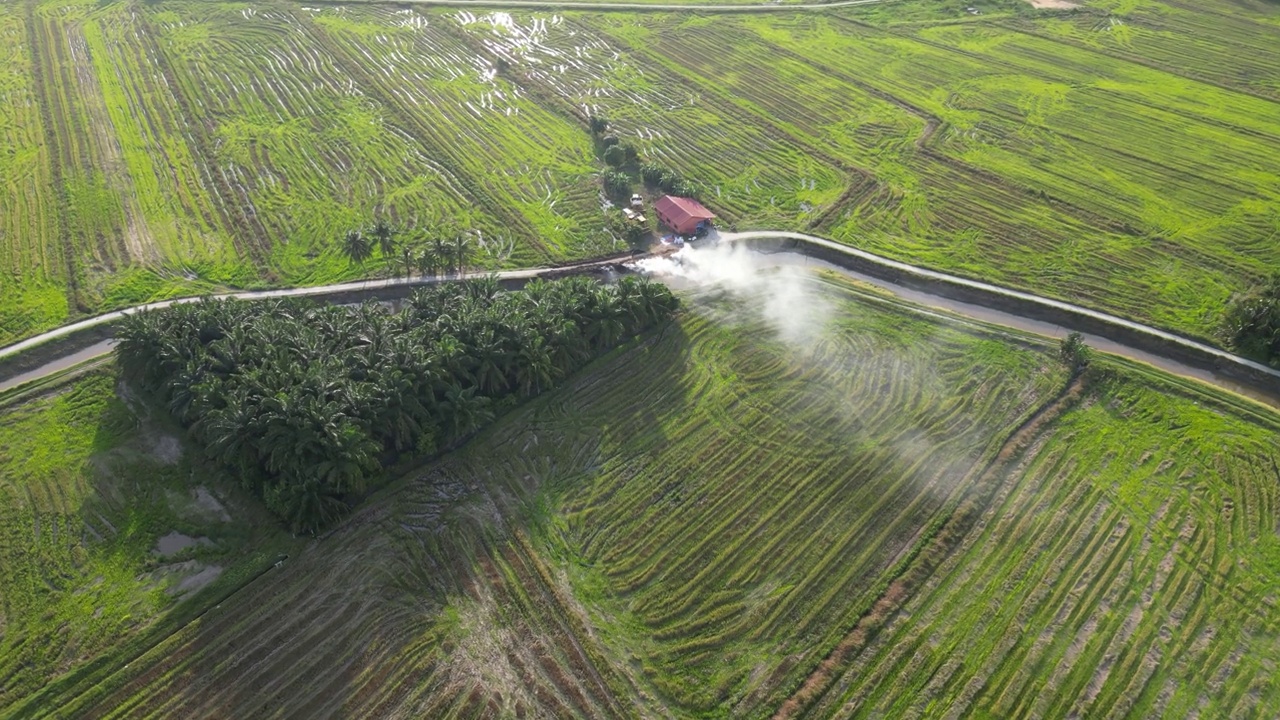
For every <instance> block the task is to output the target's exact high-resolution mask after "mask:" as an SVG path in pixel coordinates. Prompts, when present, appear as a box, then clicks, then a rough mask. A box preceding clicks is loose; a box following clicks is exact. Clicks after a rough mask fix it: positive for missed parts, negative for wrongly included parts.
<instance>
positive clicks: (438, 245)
mask: <svg viewBox="0 0 1280 720" xmlns="http://www.w3.org/2000/svg"><path fill="white" fill-rule="evenodd" d="M431 255H432V257H433V258H434V259H435V261H436V263H437V265H436V270H437V272H449V257H450V248H449V243H447V242H446V241H445V239H444V238H443V237H441V236H440V235H438V234H437V235H435V236H434V237H432V238H431Z"/></svg>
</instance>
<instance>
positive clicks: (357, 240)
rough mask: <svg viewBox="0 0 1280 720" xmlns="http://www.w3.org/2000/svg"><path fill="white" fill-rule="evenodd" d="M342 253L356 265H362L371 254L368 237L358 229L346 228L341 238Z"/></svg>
mask: <svg viewBox="0 0 1280 720" xmlns="http://www.w3.org/2000/svg"><path fill="white" fill-rule="evenodd" d="M342 254H343V255H346V256H347V259H348V260H350V261H351V262H353V263H356V264H357V265H363V264H364V261H365V260H368V259H369V258H370V257H371V256H372V255H373V247H372V245H371V244H370V243H369V238H367V237H365V236H364V233H362V232H360V231H359V230H348V231H347V234H346V235H345V236H343V238H342Z"/></svg>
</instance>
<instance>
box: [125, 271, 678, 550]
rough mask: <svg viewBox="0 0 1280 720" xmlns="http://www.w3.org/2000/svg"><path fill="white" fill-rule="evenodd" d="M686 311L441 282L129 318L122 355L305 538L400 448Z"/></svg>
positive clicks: (454, 437)
mask: <svg viewBox="0 0 1280 720" xmlns="http://www.w3.org/2000/svg"><path fill="white" fill-rule="evenodd" d="M676 304H677V303H676V299H675V297H674V296H673V295H672V294H671V291H670V290H668V289H667V288H666V286H664V285H661V284H657V283H653V282H650V281H648V280H644V279H641V278H637V277H635V276H627V277H623V278H622V279H621V280H619V281H618V282H617V283H615V284H612V285H600V284H597V283H596V282H594V281H593V280H591V279H589V278H585V277H575V278H571V279H565V280H555V281H550V282H547V281H542V280H534V281H533V282H531V283H529V284H528V285H527V286H525V287H524V289H523V290H521V291H519V292H502V291H500V290H499V286H498V283H497V281H496V280H494V279H493V278H484V279H477V280H469V281H466V282H462V283H445V284H439V285H435V286H431V287H429V288H425V289H421V290H418V291H417V292H415V293H414V294H413V296H412V297H411V298H410V299H409V301H408V304H407V306H406V307H405V308H404V309H402V310H400V311H399V312H397V313H394V314H393V313H389V312H387V311H385V310H384V309H383V308H382V307H380V306H378V305H376V304H373V303H367V304H365V305H363V306H361V307H360V308H359V309H357V310H352V309H349V308H344V307H336V306H315V305H314V304H312V303H310V302H306V301H296V300H282V301H271V302H241V301H235V300H225V301H205V302H201V303H191V304H185V305H177V306H174V307H170V308H167V309H164V310H158V311H152V312H141V313H136V314H133V315H131V316H129V317H128V318H127V320H126V321H125V322H124V323H122V326H121V328H120V331H119V337H120V346H119V351H118V354H119V359H120V367H121V369H122V371H123V375H124V377H125V378H127V379H129V380H131V381H136V382H137V384H138V386H139V387H141V388H142V389H144V390H146V391H147V392H150V393H154V394H155V395H156V399H157V400H158V401H159V402H161V403H163V404H164V406H165V407H167V408H168V409H169V412H170V413H171V414H172V415H173V417H174V419H175V420H176V421H177V422H178V423H180V424H181V425H182V426H184V427H186V428H188V429H189V431H190V433H191V436H192V437H193V438H194V439H195V440H196V442H197V443H198V444H199V445H200V446H201V447H203V448H204V449H205V451H206V453H207V454H208V456H209V458H210V459H211V460H213V461H214V462H216V463H217V464H219V465H221V466H222V467H224V468H226V469H227V470H228V471H229V472H230V473H231V474H232V476H234V477H236V478H238V479H239V481H240V482H241V484H242V485H243V486H244V487H245V488H246V489H248V490H249V491H251V492H252V493H253V494H255V495H256V496H258V497H261V498H263V499H264V500H265V502H266V506H267V508H269V509H270V510H271V511H272V512H274V513H275V514H276V515H277V516H278V517H280V518H281V519H282V520H284V521H285V522H286V523H288V525H289V526H290V528H292V529H293V530H294V531H295V532H299V531H311V532H314V531H315V530H317V529H319V528H321V527H324V526H326V525H328V524H330V523H332V522H333V521H334V520H336V519H337V518H339V517H341V516H342V515H343V514H345V512H346V510H347V509H348V505H347V503H346V502H345V499H346V498H353V497H361V496H363V495H364V494H365V493H367V492H368V491H369V490H370V489H371V488H370V487H369V479H370V477H371V476H372V475H373V474H374V473H375V472H377V471H378V469H379V468H380V467H381V466H382V465H386V464H390V463H392V462H394V461H395V460H396V459H397V458H398V456H399V455H400V454H401V453H409V454H416V455H428V456H429V455H434V454H436V453H437V452H439V451H441V450H445V449H448V448H450V447H452V446H454V445H456V444H458V443H459V442H460V441H461V440H463V439H465V438H466V437H468V436H469V435H471V434H472V433H474V432H475V431H476V430H478V429H480V428H482V427H484V426H485V425H487V424H488V423H489V422H490V421H491V420H492V419H493V417H494V414H495V413H496V412H500V411H502V410H504V409H505V408H507V407H509V406H510V405H511V404H512V403H513V402H514V401H515V400H516V399H517V398H522V397H531V396H533V395H537V394H538V393H540V392H542V391H544V390H547V389H549V388H551V387H554V386H555V384H556V383H557V382H558V381H559V380H560V379H562V378H564V377H566V376H567V375H569V374H571V373H572V372H573V371H574V370H575V369H577V368H578V367H580V366H581V365H583V364H584V363H586V362H588V361H589V360H591V359H592V358H593V357H595V356H596V355H598V354H600V353H602V352H605V351H606V350H608V349H610V348H612V347H613V346H614V345H616V344H617V343H619V342H620V341H622V340H624V339H627V338H630V337H633V336H635V335H636V334H637V333H640V332H642V331H644V330H647V329H649V328H651V327H653V326H654V325H655V324H658V323H660V322H662V321H664V320H666V319H667V318H668V317H669V316H670V314H671V313H672V312H673V311H674V310H675V308H676Z"/></svg>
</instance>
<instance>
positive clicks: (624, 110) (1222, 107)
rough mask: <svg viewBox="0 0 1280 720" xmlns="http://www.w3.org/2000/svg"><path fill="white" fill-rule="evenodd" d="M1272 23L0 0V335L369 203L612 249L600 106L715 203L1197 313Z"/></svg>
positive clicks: (1252, 233) (1242, 196)
mask: <svg viewBox="0 0 1280 720" xmlns="http://www.w3.org/2000/svg"><path fill="white" fill-rule="evenodd" d="M966 8H973V9H974V10H975V11H976V12H977V13H978V14H972V13H971V12H970V11H969V10H966ZM1278 26H1280V10H1278V9H1277V8H1276V6H1275V4H1274V3H1267V2H1264V1H1262V0H1240V1H1237V0H1210V1H1209V2H1205V3H1196V4H1194V5H1188V4H1185V3H1181V2H1177V1H1175V0H1166V1H1163V2H1161V1H1157V0H1134V1H1129V2H1123V3H1120V2H1112V1H1111V0H1093V2H1091V3H1089V4H1087V5H1084V6H1081V7H1077V8H1073V9H1063V10H1037V9H1035V8H1033V7H1031V5H1030V4H1028V3H1026V2H1022V1H1021V0H1018V1H1017V2H1015V1H1014V0H991V1H989V2H988V1H984V2H976V3H973V4H966V3H961V2H956V3H945V2H936V1H934V0H893V1H892V2H886V3H883V4H879V5H868V6H862V7H854V8H842V9H838V10H829V11H823V12H797V13H777V12H774V13H744V14H717V15H698V14H695V13H688V12H678V13H677V12H645V13H636V14H627V13H619V12H613V13H607V14H600V13H596V14H589V13H575V12H571V11H565V12H560V11H556V12H545V13H537V12H519V13H515V14H512V13H507V12H489V13H477V12H472V11H468V10H460V9H448V8H444V9H428V8H419V7H403V8H402V7H398V6H396V7H393V6H384V5H381V4H378V3H353V4H348V5H345V6H342V7H338V6H324V7H321V8H310V7H304V6H301V5H295V4H288V3H275V2H269V3H259V4H254V3H236V2H189V1H184V0H164V1H162V2H146V3H144V2H138V1H136V0H121V1H120V2H111V3H100V2H96V1H95V0H71V1H70V2H63V1H62V0H59V1H58V2H53V0H22V1H21V2H14V3H6V4H5V5H4V6H3V7H0V39H3V40H4V41H5V42H4V47H5V50H4V51H3V52H4V53H5V54H4V56H3V57H0V60H4V62H3V63H2V64H3V67H4V70H3V71H0V93H3V96H4V97H5V98H6V102H5V103H4V104H3V108H0V138H2V139H3V142H4V144H5V147H6V148H11V149H12V152H9V153H6V154H4V155H2V156H0V178H3V181H2V184H0V263H2V266H0V289H2V290H3V294H2V295H0V297H3V300H0V320H2V321H3V322H0V341H5V340H12V339H14V338H17V337H21V336H24V335H30V334H32V333H33V332H35V331H38V330H40V329H43V328H47V327H49V326H51V325H55V324H58V323H60V322H64V321H65V320H67V319H68V318H70V317H72V316H75V315H78V314H83V313H87V312H94V311H98V310H101V309H104V308H108V307H114V306H120V305H126V304H131V303H137V302H141V301H145V300H151V299H158V298H162V297H167V296H171V295H175V294H181V293H188V294H198V293H200V292H204V291H206V290H208V289H210V288H214V287H225V286H238V287H246V286H259V285H268V284H306V283H322V282H332V281H336V280H341V279H347V278H350V277H352V276H355V275H357V274H368V273H371V272H378V273H381V272H394V271H396V268H395V267H394V266H393V265H392V264H390V263H374V264H368V265H362V264H358V263H357V264H352V263H350V262H348V261H347V260H346V258H345V256H344V255H343V253H342V242H343V233H344V232H345V231H346V230H347V229H351V228H355V227H357V226H359V225H360V224H361V223H363V222H366V221H367V220H368V218H371V217H379V218H383V219H385V220H386V221H387V222H390V223H392V224H393V225H395V226H397V227H400V228H402V229H404V231H405V233H406V236H408V237H416V236H417V235H418V234H419V233H420V231H423V230H424V229H425V230H427V231H431V230H433V229H436V228H440V227H442V226H446V225H453V226H456V227H459V228H464V229H467V230H469V231H473V234H472V238H473V240H472V244H473V251H474V254H475V256H476V257H477V258H478V259H479V260H482V261H483V262H481V263H479V264H481V265H484V266H485V267H490V266H495V267H496V266H521V265H533V264H539V263H549V262H556V261H562V260H566V259H571V258H577V257H583V256H588V255H598V254H601V253H606V252H613V251H615V250H619V249H623V248H625V245H626V242H625V238H624V237H622V236H620V235H619V233H618V228H617V226H616V223H612V222H611V221H610V213H609V212H608V211H607V210H602V204H601V199H602V198H601V189H602V187H603V186H605V185H606V184H607V185H608V186H609V187H612V188H613V189H614V190H615V191H616V192H617V193H619V194H620V193H621V192H623V190H624V187H623V183H622V175H623V174H625V175H627V176H628V177H629V178H630V179H631V180H632V181H633V182H634V181H635V180H636V176H637V175H639V174H640V173H639V172H638V171H639V168H635V169H634V171H633V170H632V169H628V170H627V171H626V172H625V173H622V174H619V172H618V171H616V170H611V169H610V166H609V165H607V164H606V163H605V162H603V158H602V157H601V154H602V153H603V150H604V149H602V148H601V147H600V146H599V140H601V139H603V138H604V137H613V138H615V139H616V140H617V144H616V147H620V148H623V149H622V150H619V151H610V152H612V154H613V155H614V156H620V157H614V158H613V160H615V161H619V162H621V163H624V164H625V163H628V160H627V157H628V156H627V149H628V148H630V149H631V150H632V151H634V153H635V155H636V157H638V158H643V160H644V162H647V163H651V164H654V165H655V166H660V167H662V168H665V169H667V171H668V173H669V175H668V176H667V178H668V180H669V182H666V181H664V182H653V181H652V179H649V180H650V184H651V185H653V186H654V187H661V188H664V189H666V190H671V189H676V190H680V191H687V190H690V189H692V190H693V191H696V192H697V194H698V195H699V197H700V199H701V200H702V201H703V202H704V203H705V204H707V205H709V206H710V207H711V208H712V209H713V210H715V212H716V213H717V214H718V215H719V217H720V218H721V220H722V222H723V223H724V224H727V225H730V226H736V227H739V228H743V229H746V228H753V229H754V228H767V227H773V228H782V229H808V230H811V231H815V232H819V233H821V234H824V235H828V236H831V237H834V238H836V239H839V240H841V241H844V242H848V243H851V244H855V245H858V246H861V247H865V248H868V249H871V250H875V251H877V252H881V253H884V254H887V255H890V256H893V257H895V258H899V259H903V260H909V261H912V262H918V263H921V264H924V265H927V266H930V267H936V268H943V269H948V270H952V271H956V272H959V273H962V274H966V275H971V276H975V277H980V278H983V279H987V280H993V281H996V282H1000V283H1005V284H1009V285H1013V286H1017V287H1021V288H1029V289H1032V290H1035V291H1037V292H1041V293H1047V294H1050V295H1053V296H1055V297H1060V298H1066V299H1070V300H1073V301H1077V302H1083V303H1085V304H1089V305H1093V306H1097V307H1100V308H1104V309H1107V310H1111V311H1115V312H1118V313H1120V314H1122V315H1126V316H1130V317H1134V318H1138V319H1141V320H1146V321H1151V322H1154V323H1155V324H1157V325H1161V326H1164V327H1168V328H1172V329H1175V330H1178V331H1181V332H1185V333H1189V334H1192V335H1197V336H1200V337H1203V338H1216V337H1217V336H1218V328H1219V327H1220V325H1221V322H1222V315H1223V309H1224V307H1225V305H1226V303H1227V302H1228V300H1229V298H1230V297H1231V296H1232V295H1233V294H1236V293H1240V292H1244V291H1246V290H1247V289H1248V288H1250V287H1252V286H1253V285H1255V284H1257V283H1259V282H1262V281H1263V280H1264V279H1265V278H1266V277H1267V276H1269V275H1270V273H1271V272H1272V271H1274V269H1275V268H1276V267H1277V266H1280V251H1278V250H1277V248H1278V247H1280V243H1276V242H1275V239H1276V237H1278V236H1277V232H1280V209H1278V208H1280V195H1277V190H1276V188H1277V187H1280V184H1278V182H1277V174H1276V173H1277V171H1276V167H1277V166H1280V162H1277V160H1278V156H1277V152H1278V151H1277V150H1276V148H1277V147H1280V125H1278V124H1277V123H1278V121H1277V117H1280V113H1278V112H1277V102H1280V60H1277V59H1276V53H1274V52H1272V51H1271V50H1272V48H1273V46H1274V36H1275V32H1276V30H1275V28H1276V27H1278ZM592 117H597V118H608V121H609V123H608V125H607V128H606V127H598V128H595V133H594V134H593V128H592V124H591V118H592ZM625 167H628V168H630V166H629V165H626V166H625ZM682 178H683V179H687V182H684V183H683V184H681V183H677V182H676V180H677V179H682ZM694 185H696V187H693V186H694ZM407 264H411V262H410V263H405V262H401V263H400V267H401V268H402V269H403V268H404V266H405V265H407Z"/></svg>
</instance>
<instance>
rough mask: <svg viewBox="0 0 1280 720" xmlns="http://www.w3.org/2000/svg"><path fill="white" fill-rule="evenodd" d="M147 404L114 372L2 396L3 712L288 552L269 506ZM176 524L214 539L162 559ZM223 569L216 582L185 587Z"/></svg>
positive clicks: (137, 642) (118, 654)
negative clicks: (212, 467) (161, 547)
mask: <svg viewBox="0 0 1280 720" xmlns="http://www.w3.org/2000/svg"><path fill="white" fill-rule="evenodd" d="M140 407H141V406H140V405H138V404H137V401H131V402H130V403H126V402H125V401H123V400H121V399H120V398H119V397H117V394H116V381H115V378H114V376H113V374H112V373H111V372H107V371H103V370H96V371H91V372H90V374H88V375H86V376H84V377H81V378H79V379H74V380H70V381H66V382H65V383H62V384H60V385H54V386H52V387H49V388H46V389H44V390H43V391H41V392H40V393H38V394H37V395H36V396H35V397H33V398H28V399H25V400H24V399H21V398H16V397H11V398H8V399H6V400H4V401H3V406H0V467H3V471H2V472H0V508H2V509H0V587H2V588H3V591H0V713H2V712H4V710H3V708H7V707H10V706H11V705H13V704H14V703H15V702H18V701H20V700H22V699H23V698H25V697H27V696H29V695H30V694H31V693H33V692H34V691H36V690H38V689H39V688H42V687H44V686H46V685H47V684H49V683H51V682H56V681H58V680H61V679H65V678H67V677H77V676H78V674H79V673H81V672H84V671H85V670H86V669H87V668H91V667H93V666H94V664H95V661H97V662H101V661H102V660H103V659H104V657H108V656H109V657H111V658H112V661H113V662H114V660H115V659H118V658H122V657H126V656H127V654H128V653H129V652H130V651H132V652H140V651H141V650H142V649H144V648H145V647H147V644H146V641H147V638H148V637H150V636H152V635H155V634H157V633H158V634H159V636H161V637H162V636H163V635H164V634H166V633H167V632H168V631H171V630H172V627H173V626H174V625H175V624H177V623H180V622H182V621H183V620H184V619H186V618H189V617H191V616H192V615H193V614H195V613H196V612H198V611H200V610H202V609H203V608H204V607H206V606H207V605H208V604H209V603H210V602H212V601H213V600H211V598H216V597H220V596H222V595H225V594H226V592H228V591H230V590H232V589H234V588H235V587H236V586H237V584H238V583H241V582H243V581H244V580H245V579H246V577H248V576H249V575H250V574H251V573H253V572H256V571H257V570H259V569H260V568H261V567H262V566H263V565H264V562H265V560H266V558H267V555H269V554H271V552H272V551H273V550H281V549H284V550H285V551H287V548H286V547H285V544H282V543H281V542H280V541H279V539H278V538H277V537H276V536H277V531H275V530H274V529H273V525H272V524H271V523H270V521H269V520H268V519H267V517H266V514H265V513H264V512H262V511H261V510H260V509H258V508H256V507H255V506H254V505H253V504H252V502H251V500H249V499H248V498H247V496H242V495H241V494H240V493H239V492H238V491H237V490H236V489H235V488H234V486H232V485H230V484H228V483H227V482H226V481H225V480H219V479H217V478H213V477H210V476H209V475H208V474H207V473H206V472H205V470H204V469H203V468H202V463H201V460H200V458H198V457H195V458H192V457H188V456H186V455H185V454H183V452H182V450H183V447H182V444H181V442H180V440H179V439H178V436H177V435H175V434H174V431H173V430H172V429H170V428H168V427H167V426H165V425H164V424H163V423H156V422H153V421H151V420H150V419H149V418H150V417H151V412H150V411H147V410H142V412H141V414H140V413H139V410H138V408H140ZM202 496H203V498H205V499H204V500H203V502H204V504H203V505H202V504H201V502H200V500H201V499H202ZM216 496H220V497H221V498H222V500H221V503H220V504H221V505H222V509H221V510H220V509H219V508H218V507H217V505H215V504H212V503H210V502H209V500H210V499H212V500H215V501H216ZM224 513H226V514H225V515H224ZM171 532H180V533H184V534H186V535H188V536H190V537H192V538H200V537H203V538H207V539H208V540H209V541H210V542H211V544H209V545H205V546H200V547H196V548H191V549H186V550H183V551H181V552H180V553H178V554H174V555H170V556H166V557H161V556H160V555H158V554H157V553H156V552H155V548H156V547H157V540H158V538H160V537H161V536H164V535H167V534H169V533H171ZM271 559H274V555H271ZM215 569H216V571H217V575H216V578H215V579H213V581H212V583H211V584H209V585H208V586H207V587H206V588H205V589H204V590H202V591H201V590H198V589H196V588H195V586H190V585H188V586H187V588H188V589H183V588H181V587H180V584H181V583H183V582H184V581H187V582H189V583H190V582H194V581H192V580H191V578H192V577H193V576H195V575H197V574H198V573H200V572H201V571H208V572H210V573H213V572H215ZM125 661H127V658H126V660H125Z"/></svg>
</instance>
